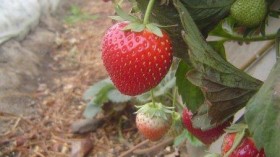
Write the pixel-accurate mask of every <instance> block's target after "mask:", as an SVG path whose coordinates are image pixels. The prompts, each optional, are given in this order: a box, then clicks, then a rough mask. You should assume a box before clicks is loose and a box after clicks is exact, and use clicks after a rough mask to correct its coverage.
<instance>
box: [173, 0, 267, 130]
mask: <svg viewBox="0 0 280 157" xmlns="http://www.w3.org/2000/svg"><path fill="white" fill-rule="evenodd" d="M173 2H174V5H175V6H176V8H177V9H178V12H179V13H180V17H181V21H182V24H183V27H184V33H183V38H184V40H185V42H186V43H187V45H188V47H189V50H190V51H189V57H190V60H191V63H192V65H193V67H194V70H191V71H189V72H188V73H187V78H188V80H189V81H190V82H191V83H193V84H194V85H196V86H199V87H200V89H201V90H202V92H203V93H204V96H205V102H204V104H203V105H205V106H206V107H207V110H208V111H207V112H204V110H202V111H203V112H201V113H199V112H198V113H197V114H196V115H195V116H194V117H197V119H199V117H201V118H208V119H210V122H211V125H212V126H215V125H217V124H220V123H222V122H224V121H226V120H227V119H229V118H231V117H232V116H233V115H234V114H235V113H236V112H237V111H238V110H239V109H241V108H242V107H244V106H245V104H246V103H247V101H248V100H249V99H250V98H251V97H252V96H253V95H254V94H255V93H256V92H257V90H258V89H259V87H260V86H261V84H262V82H261V81H259V80H257V79H255V78H253V77H251V76H249V75H248V74H246V73H244V72H243V71H241V70H239V69H237V68H236V67H234V66H233V65H232V64H230V63H229V62H227V61H226V60H225V59H223V58H222V57H221V56H220V55H219V54H218V53H217V52H216V51H215V50H214V49H213V48H212V47H211V46H209V45H208V44H207V42H206V41H205V39H204V38H203V36H202V34H201V33H200V31H199V29H198V27H197V26H196V24H195V23H194V21H193V19H192V18H191V16H190V14H189V12H188V11H187V9H186V8H185V7H184V5H183V4H182V3H181V2H180V1H179V0H174V1H173ZM205 114H206V116H205ZM203 121H205V122H207V121H209V120H203ZM195 126H200V128H205V126H203V125H202V124H195ZM209 126H210V125H209Z"/></svg>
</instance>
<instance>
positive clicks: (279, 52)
mask: <svg viewBox="0 0 280 157" xmlns="http://www.w3.org/2000/svg"><path fill="white" fill-rule="evenodd" d="M275 47H276V60H277V62H278V61H279V58H280V29H278V31H277V36H276V38H275Z"/></svg>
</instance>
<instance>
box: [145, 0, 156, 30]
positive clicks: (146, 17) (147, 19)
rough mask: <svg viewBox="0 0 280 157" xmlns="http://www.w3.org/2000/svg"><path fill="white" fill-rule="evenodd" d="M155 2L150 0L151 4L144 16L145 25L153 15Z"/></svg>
mask: <svg viewBox="0 0 280 157" xmlns="http://www.w3.org/2000/svg"><path fill="white" fill-rule="evenodd" d="M154 2H155V0H150V1H149V4H148V6H147V9H146V13H145V16H144V22H143V24H144V25H146V24H148V23H149V17H150V15H151V12H152V8H153V6H154Z"/></svg>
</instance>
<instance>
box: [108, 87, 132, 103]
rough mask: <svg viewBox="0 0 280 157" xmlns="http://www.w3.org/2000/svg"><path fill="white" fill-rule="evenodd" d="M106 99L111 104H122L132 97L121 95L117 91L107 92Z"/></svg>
mask: <svg viewBox="0 0 280 157" xmlns="http://www.w3.org/2000/svg"><path fill="white" fill-rule="evenodd" d="M107 97H108V99H109V100H110V101H111V102H113V103H124V102H128V101H130V100H131V99H132V97H130V96H127V95H124V94H122V93H121V92H120V91H118V90H117V89H114V90H111V91H109V92H108V95H107Z"/></svg>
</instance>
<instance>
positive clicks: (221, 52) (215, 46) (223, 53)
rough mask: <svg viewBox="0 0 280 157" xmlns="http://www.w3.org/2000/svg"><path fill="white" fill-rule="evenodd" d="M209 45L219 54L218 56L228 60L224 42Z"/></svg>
mask: <svg viewBox="0 0 280 157" xmlns="http://www.w3.org/2000/svg"><path fill="white" fill-rule="evenodd" d="M208 44H209V45H210V46H212V48H213V49H214V50H215V51H216V52H218V54H219V55H220V56H221V57H222V58H223V59H224V60H226V59H227V56H226V50H225V47H224V41H210V42H208Z"/></svg>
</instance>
